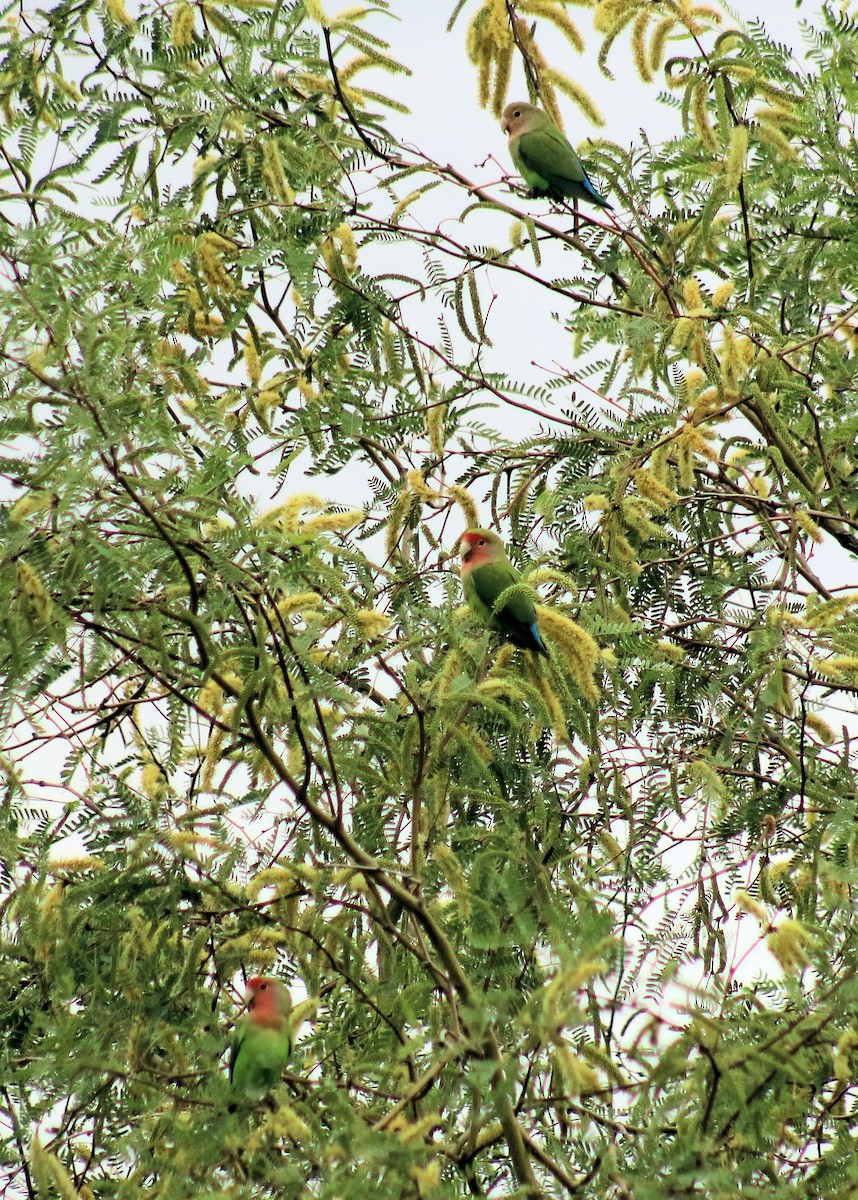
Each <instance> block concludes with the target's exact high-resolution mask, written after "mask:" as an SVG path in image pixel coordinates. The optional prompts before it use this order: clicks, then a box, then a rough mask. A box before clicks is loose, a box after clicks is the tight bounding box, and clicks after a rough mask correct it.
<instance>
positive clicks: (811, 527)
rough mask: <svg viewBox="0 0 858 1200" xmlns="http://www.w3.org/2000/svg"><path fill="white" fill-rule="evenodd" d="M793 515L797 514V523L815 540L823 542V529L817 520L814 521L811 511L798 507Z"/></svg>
mask: <svg viewBox="0 0 858 1200" xmlns="http://www.w3.org/2000/svg"><path fill="white" fill-rule="evenodd" d="M793 515H794V516H795V523H796V525H798V527H799V529H803V530H804V532H805V533H806V534H807V536H808V537H809V538H812V540H813V541H814V542H821V541H822V540H823V537H822V530H821V529H820V528H819V526H818V525H817V523H816V521H814V519H813V517H812V516H811V515H810V513H808V512H805V511H804V509H801V508H799V509H796V511H795V513H794V514H793Z"/></svg>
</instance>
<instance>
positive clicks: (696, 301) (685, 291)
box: [682, 276, 706, 317]
mask: <svg viewBox="0 0 858 1200" xmlns="http://www.w3.org/2000/svg"><path fill="white" fill-rule="evenodd" d="M682 297H683V300H684V301H685V311H686V313H687V315H688V316H689V317H702V316H705V315H706V305H705V304H704V303H703V293H702V292H701V291H700V284H699V283H698V282H697V280H696V279H695V278H694V276H691V278H690V279H686V280H685V282H684V283H683V285H682Z"/></svg>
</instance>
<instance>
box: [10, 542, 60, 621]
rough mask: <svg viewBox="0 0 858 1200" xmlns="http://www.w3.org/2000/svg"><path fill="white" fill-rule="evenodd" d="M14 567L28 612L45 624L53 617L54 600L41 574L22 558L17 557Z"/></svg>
mask: <svg viewBox="0 0 858 1200" xmlns="http://www.w3.org/2000/svg"><path fill="white" fill-rule="evenodd" d="M16 569H17V575H18V589H19V591H20V592H21V593H22V594H23V596H24V599H25V601H26V604H27V607H28V608H29V610H30V613H31V614H32V615H33V617H34V618H35V619H36V620H37V621H38V622H39V623H40V624H47V623H48V622H49V621H50V620H51V618H52V617H53V612H54V602H53V600H52V599H51V597H50V595H49V594H48V589H47V588H46V587H45V585H44V582H43V581H42V577H41V575H40V574H39V572H38V571H37V570H35V568H34V567H31V566H30V564H29V563H28V562H25V561H24V560H23V559H22V558H19V559H18V562H17V564H16Z"/></svg>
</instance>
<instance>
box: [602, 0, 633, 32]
mask: <svg viewBox="0 0 858 1200" xmlns="http://www.w3.org/2000/svg"><path fill="white" fill-rule="evenodd" d="M637 7H638V0H599V3H598V4H597V5H596V11H595V12H594V13H593V28H594V29H595V30H596V32H597V33H605V34H610V33H613V31H614V29H615V27H616V26H617V25H618V24H619V23H620V22H621V21H622V20H623V19H624V18H625V17H626V16H627V14H628V13H629V12H630V11H631V10H633V9H635V8H637Z"/></svg>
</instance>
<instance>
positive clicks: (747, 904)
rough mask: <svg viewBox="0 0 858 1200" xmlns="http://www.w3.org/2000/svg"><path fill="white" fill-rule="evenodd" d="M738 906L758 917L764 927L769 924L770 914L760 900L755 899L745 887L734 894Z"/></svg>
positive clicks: (750, 914)
mask: <svg viewBox="0 0 858 1200" xmlns="http://www.w3.org/2000/svg"><path fill="white" fill-rule="evenodd" d="M733 899H734V901H735V903H736V907H737V908H739V909H741V911H742V912H746V913H748V914H749V916H752V917H756V918H757V920H758V921H759V922H760V925H761V926H762V927H763V929H767V928H768V925H769V914H768V912H767V911H766V909H765V908H764V906H763V905H762V904H760V902H759V900H755V899H754V897H753V896H752V895H751V894H750V892H746V891H744V889H742V890H740V891H738V892H736V893H735V894H734V896H733Z"/></svg>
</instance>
